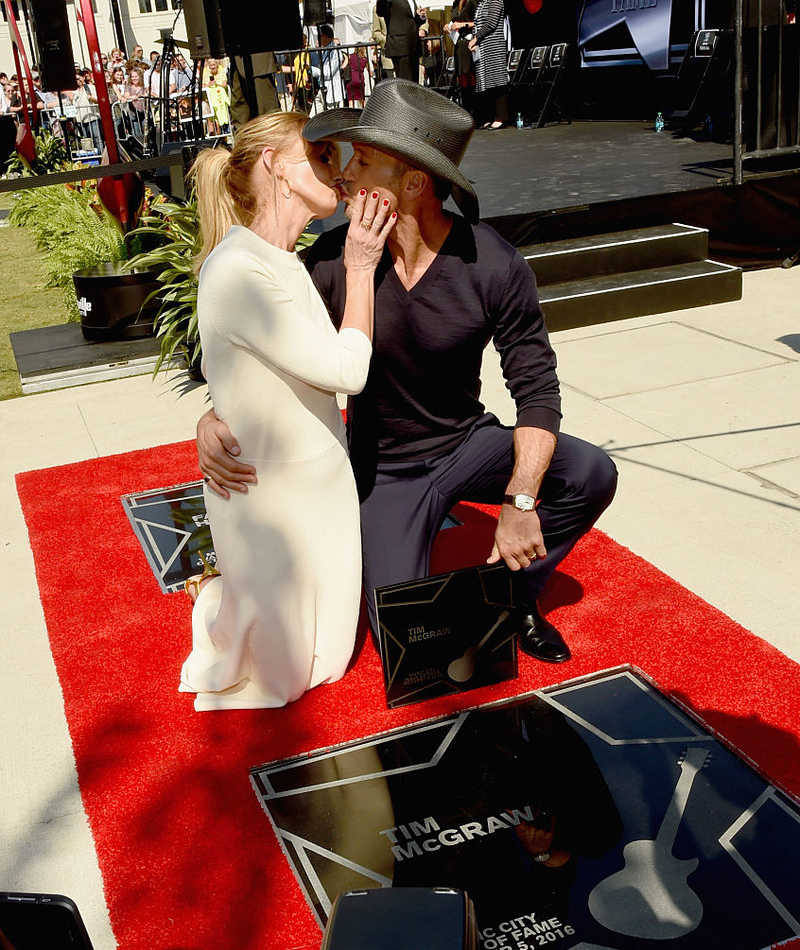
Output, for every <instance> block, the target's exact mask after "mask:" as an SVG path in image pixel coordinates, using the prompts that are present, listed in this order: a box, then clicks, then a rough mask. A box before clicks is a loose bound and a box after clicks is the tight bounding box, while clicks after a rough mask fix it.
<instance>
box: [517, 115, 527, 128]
mask: <svg viewBox="0 0 800 950" xmlns="http://www.w3.org/2000/svg"><path fill="white" fill-rule="evenodd" d="M517 128H518V129H524V128H525V121H524V119H523V118H522V113H521V112H518V113H517Z"/></svg>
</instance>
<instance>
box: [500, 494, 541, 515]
mask: <svg viewBox="0 0 800 950" xmlns="http://www.w3.org/2000/svg"><path fill="white" fill-rule="evenodd" d="M503 504H504V505H513V506H514V507H515V508H516V509H517V511H533V509H534V508H535V507H536V499H535V498H534V497H533V495H523V494H519V495H503Z"/></svg>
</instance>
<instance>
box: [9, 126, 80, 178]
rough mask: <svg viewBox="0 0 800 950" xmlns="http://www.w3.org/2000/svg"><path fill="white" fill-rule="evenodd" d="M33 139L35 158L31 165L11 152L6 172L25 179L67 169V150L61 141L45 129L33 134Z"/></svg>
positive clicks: (17, 154)
mask: <svg viewBox="0 0 800 950" xmlns="http://www.w3.org/2000/svg"><path fill="white" fill-rule="evenodd" d="M33 139H34V142H35V143H36V158H35V159H34V161H33V164H32V165H28V163H27V162H26V161H25V160H24V159H23V158H22V156H21V155H19V153H17V152H12V153H11V158H9V160H8V162H7V164H6V171H8V172H11V173H13V174H16V175H22V176H23V177H26V176H29V175H48V174H52V173H53V172H61V171H65V170H66V169H68V168H69V162H68V161H67V150H66V148H65V147H64V142H63V140H62V139H60V138H59V137H58V136H57V135H53V133H52V132H48V131H47V129H39V130H38V131H36V132H34V133H33Z"/></svg>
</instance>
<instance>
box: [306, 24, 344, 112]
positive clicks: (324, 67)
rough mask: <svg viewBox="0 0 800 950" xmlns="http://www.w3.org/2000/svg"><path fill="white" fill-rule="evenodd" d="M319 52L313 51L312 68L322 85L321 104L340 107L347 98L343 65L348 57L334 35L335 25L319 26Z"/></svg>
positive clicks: (326, 106)
mask: <svg viewBox="0 0 800 950" xmlns="http://www.w3.org/2000/svg"><path fill="white" fill-rule="evenodd" d="M319 45H320V46H321V47H322V49H321V50H320V51H319V52H313V53H311V70H312V72H313V74H314V77H315V78H316V79H317V80H318V82H319V85H320V100H321V102H320V105H322V103H324V107H325V108H328V107H331V106H333V107H338V106H341V105H343V104H344V103H345V101H346V100H347V93H346V92H345V88H344V79H343V77H342V67H343V66H344V64H345V62H346V57H345V55H344V53H343V52H342V50H341V48H340V47H339V42H338V40H336V38H335V37H334V35H333V27H332V26H331V25H330V24H328V23H323V24H322V26H320V28H319Z"/></svg>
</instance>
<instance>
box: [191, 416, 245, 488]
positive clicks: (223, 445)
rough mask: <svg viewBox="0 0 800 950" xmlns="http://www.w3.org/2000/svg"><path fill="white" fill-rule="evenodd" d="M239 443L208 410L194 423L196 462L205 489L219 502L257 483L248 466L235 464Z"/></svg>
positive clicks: (238, 452) (224, 425)
mask: <svg viewBox="0 0 800 950" xmlns="http://www.w3.org/2000/svg"><path fill="white" fill-rule="evenodd" d="M241 451H242V450H241V448H240V447H239V443H238V442H237V441H236V439H235V437H234V435H233V433H232V432H231V430H230V429H229V428H228V426H227V425H226V424H225V423H224V422H221V421H220V420H219V419H218V418H217V417H216V415H215V413H214V410H213V409H209V410H208V412H207V413H205V415H202V416H201V417H200V421H199V422H198V423H197V460H198V462H199V464H200V471H201V472H202V473H203V476H204V477H205V482H206V484H207V485H208V487H209V488H210V489H211V490H212V491H213V492H215V494H217V495H219V496H220V498H230V497H231V496H230V492H232V491H236V492H246V491H247V485H248V484H251V485H255V484H257V482H258V479H257V478H256V470H255V469H254V468H253V466H252V465H244V464H243V463H242V462H237V461H236V458H235V456H237V455H239V454H240V453H241Z"/></svg>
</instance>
